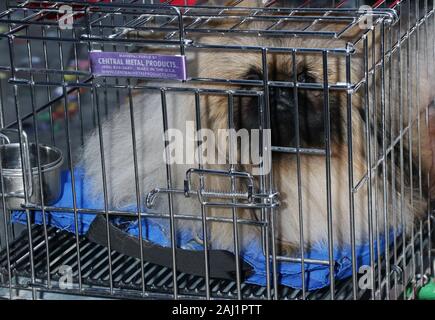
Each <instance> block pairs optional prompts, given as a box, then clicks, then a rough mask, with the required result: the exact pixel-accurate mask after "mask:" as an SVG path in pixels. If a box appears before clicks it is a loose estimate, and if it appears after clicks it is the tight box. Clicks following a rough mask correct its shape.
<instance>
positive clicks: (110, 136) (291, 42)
mask: <svg viewBox="0 0 435 320" xmlns="http://www.w3.org/2000/svg"><path fill="white" fill-rule="evenodd" d="M230 23H231V21H230V20H227V21H224V22H213V21H212V22H210V23H209V24H208V25H205V26H204V27H205V28H206V27H209V28H225V27H226V26H227V25H230ZM301 23H303V22H300V21H299V22H294V21H293V22H292V21H287V22H284V23H282V24H280V25H277V26H276V27H275V28H276V29H280V30H294V29H295V28H301ZM305 23H306V22H305ZM266 27H267V24H266V22H249V23H245V24H243V25H241V26H240V28H246V29H265V28H266ZM314 27H315V29H316V31H319V32H320V31H326V30H333V31H337V32H338V31H339V30H342V28H343V27H344V24H343V23H342V22H340V21H336V22H328V23H321V24H319V25H316V26H314ZM379 29H380V28H375V29H374V31H372V32H367V30H361V28H360V27H359V26H358V25H355V26H354V27H353V28H351V29H349V30H347V31H346V32H345V33H344V34H343V35H342V36H341V37H339V38H336V37H329V38H326V37H323V38H322V37H316V36H312V37H294V36H288V37H286V36H281V37H273V36H270V37H269V36H267V35H264V36H261V37H260V36H256V35H249V34H236V35H232V36H221V35H215V34H210V35H207V34H206V35H201V36H196V35H195V34H194V33H192V34H189V39H191V40H192V41H193V43H195V44H218V45H226V46H232V45H234V46H246V47H258V48H323V49H325V50H327V49H333V48H349V50H353V51H354V53H353V54H351V56H350V59H349V61H348V65H350V66H351V69H350V70H347V69H346V65H347V63H346V55H345V54H333V53H331V52H328V53H327V56H326V59H325V57H324V56H323V55H322V53H319V52H309V51H304V52H302V51H296V52H295V54H292V53H291V52H287V53H283V52H274V51H267V52H266V54H265V55H263V56H262V53H261V51H254V50H226V51H225V50H223V49H212V48H209V49H207V48H202V49H196V50H194V49H192V50H187V56H188V59H190V60H191V61H193V62H192V63H191V64H192V65H194V67H192V68H191V69H190V70H189V72H190V75H195V76H196V78H202V79H224V80H228V79H236V80H249V81H246V84H240V83H239V84H238V85H237V86H235V85H231V84H230V83H228V82H199V81H192V82H189V81H188V82H186V83H184V84H180V85H178V86H176V85H173V84H172V83H162V82H144V83H143V84H142V87H140V86H139V87H137V88H134V89H131V92H129V93H131V94H130V98H129V99H127V100H126V102H125V104H124V105H122V106H121V108H120V109H119V111H115V112H114V113H113V114H112V115H111V116H110V117H109V118H108V119H105V120H104V121H102V125H101V133H102V136H101V137H102V139H100V132H99V130H98V129H96V130H95V131H94V132H92V133H91V134H90V135H89V136H88V138H87V139H86V142H85V145H84V147H83V152H82V155H81V159H80V164H79V165H80V166H82V167H83V168H84V169H85V170H84V172H85V173H84V174H85V179H86V181H88V182H89V184H90V185H91V186H92V187H91V194H90V195H89V196H91V197H95V198H102V197H103V195H105V196H106V198H107V203H108V209H122V208H125V207H127V206H131V205H135V206H137V205H139V206H140V210H145V198H146V195H147V194H148V192H150V191H151V190H154V189H155V188H166V187H168V176H167V174H168V170H169V169H168V167H167V166H166V163H165V161H163V155H164V154H165V150H166V149H165V148H166V147H167V145H168V143H170V142H171V141H169V142H168V141H167V142H166V144H165V141H164V137H165V136H164V132H165V129H172V128H176V129H178V130H180V132H181V138H182V140H181V142H180V143H181V144H183V143H184V142H185V141H187V140H188V139H193V138H192V137H191V136H189V132H188V129H187V128H186V123H189V122H191V123H195V124H196V125H197V124H198V122H197V120H198V118H199V119H200V127H201V128H205V129H209V130H211V132H213V133H216V137H217V138H216V149H219V150H215V151H216V153H222V152H223V151H224V153H225V151H226V150H227V149H226V148H227V147H225V146H224V147H222V148H219V147H220V146H223V145H225V143H226V142H227V140H226V138H219V136H218V135H217V132H218V131H219V130H220V129H228V128H229V126H231V125H230V124H229V119H232V121H230V122H231V123H232V125H233V126H234V128H235V129H237V130H240V129H246V130H248V131H251V130H253V129H258V128H259V126H260V120H259V119H261V117H262V116H264V115H262V114H261V111H262V110H263V112H264V110H265V109H262V108H260V107H259V106H260V105H261V104H262V102H259V101H260V100H261V99H259V98H258V96H256V95H254V96H250V95H243V94H237V93H234V94H233V95H232V96H231V98H230V99H229V96H228V94H219V93H217V92H216V93H214V92H213V89H220V90H233V91H232V92H237V90H241V91H244V92H246V91H262V92H268V96H267V97H266V98H267V99H268V105H269V114H268V117H269V118H270V129H271V144H272V146H279V147H283V148H287V149H289V148H296V149H297V148H298V147H300V148H304V149H319V150H325V148H326V146H327V140H328V141H330V162H329V174H328V170H327V168H328V166H327V165H326V159H327V157H326V156H325V155H324V154H323V155H322V154H317V153H315V154H307V153H301V154H300V156H299V160H298V156H297V155H296V154H295V153H286V152H273V153H272V166H271V174H272V181H273V184H272V186H271V187H272V189H273V190H274V191H277V192H279V199H280V206H279V208H278V209H274V211H273V212H272V214H273V215H274V218H275V221H274V223H275V224H274V226H273V228H274V230H275V240H276V243H277V246H278V250H279V252H280V253H281V254H291V253H292V252H294V250H297V249H298V248H301V246H302V247H304V248H309V247H310V246H312V245H315V244H325V243H327V242H328V239H329V238H331V239H332V240H333V244H334V246H337V247H340V246H346V245H349V244H350V243H351V239H352V237H353V236H354V239H355V242H356V243H357V244H361V243H365V242H366V241H368V239H369V233H370V232H371V231H372V232H376V231H378V232H380V233H384V232H388V230H390V229H391V228H396V229H397V230H400V231H403V232H409V231H410V230H411V228H412V224H413V221H414V219H415V217H416V216H417V217H421V216H422V215H424V214H425V213H426V212H427V202H428V197H429V193H428V187H429V186H428V181H427V177H428V176H429V173H430V170H431V166H432V146H431V142H430V135H429V131H428V125H427V121H430V117H427V114H426V112H427V109H428V106H429V105H430V104H431V102H432V100H433V98H434V91H433V90H430V84H431V81H429V80H430V79H429V77H430V73H429V70H428V69H429V67H433V63H430V64H429V66H428V65H427V61H428V60H427V57H426V55H425V54H422V53H421V52H420V53H417V51H416V50H415V46H414V45H411V44H408V45H409V46H410V47H409V50H408V48H407V46H406V45H404V46H402V50H401V53H400V59H399V53H397V52H396V53H393V54H392V55H391V58H390V59H389V60H388V61H385V68H384V70H383V71H382V69H381V68H380V67H379V66H380V64H379V62H380V61H381V59H383V57H382V56H381V52H382V51H381V50H382V46H381V36H380V30H379ZM137 36H141V37H147V36H149V37H151V36H154V37H156V33H154V34H148V35H147V34H146V33H141V34H138V35H137ZM157 36H158V35H157ZM358 39H361V40H359V41H357V40H358ZM365 39H366V40H365ZM349 42H354V43H355V44H354V46H353V47H351V48H350V47H349V45H348V43H349ZM384 49H385V48H384ZM149 50H150V52H154V53H160V52H161V53H168V52H170V50H169V49H168V50H160V51H156V50H155V49H153V48H152V47H150V48H149ZM365 51H366V52H367V53H368V56H367V59H364V53H365ZM144 52H148V51H147V49H146V48H144ZM408 58H409V59H410V61H411V62H408V63H409V65H407V60H408ZM265 61H266V62H267V63H266V65H265V64H264V63H265ZM325 62H327V64H326V65H325ZM417 66H418V68H417ZM265 67H266V68H265ZM408 69H409V72H410V73H409V74H408V72H407V70H408ZM264 70H267V75H266V74H264ZM347 71H348V72H347ZM367 71H368V73H367ZM325 72H326V74H325ZM382 72H384V74H383V76H381V74H382ZM417 75H418V76H419V77H420V78H419V79H418V80H419V81H418V83H417V82H416V81H414V80H413V79H416V78H417ZM266 77H267V79H268V81H275V82H280V83H287V84H288V83H293V82H295V81H296V82H297V83H299V88H298V89H297V90H294V89H293V88H292V87H291V86H287V87H285V86H272V85H270V86H269V87H268V89H267V91H263V90H264V87H263V86H262V85H259V83H261V82H263V81H264V79H265V78H266ZM326 81H327V82H328V84H329V90H324V85H325V82H326ZM348 82H350V83H351V84H353V87H352V88H349V90H337V89H334V88H333V87H334V86H333V85H339V84H346V83H348ZM309 84H311V85H312V86H311V87H310V88H307V87H308V86H304V85H309ZM316 85H317V87H316ZM319 85H320V87H319ZM166 86H167V87H177V88H178V89H182V88H195V89H198V90H199V89H201V90H203V91H201V92H200V91H198V93H197V94H195V93H194V92H184V91H183V90H172V89H164V90H162V89H163V88H166ZM207 90H208V91H207ZM325 92H327V94H325ZM382 93H384V94H385V96H383V95H382ZM367 98H368V99H367ZM326 99H327V100H328V102H329V103H328V104H326V103H325V102H326ZM230 100H231V101H230ZM261 101H264V100H261ZM162 105H164V106H165V108H162ZM230 105H231V106H232V108H229V106H230ZM325 105H328V117H329V118H330V119H329V120H330V121H329V123H330V126H329V130H327V127H325V119H326V120H327V117H326V113H325ZM348 106H350V108H348ZM228 110H233V113H232V114H229V111H228ZM198 114H199V117H197V115H198ZM430 114H432V113H430ZM132 118H134V122H133V124H134V126H132V122H131V119H132ZM417 119H420V120H419V121H417ZM296 120H298V122H299V123H298V124H297V122H296ZM408 127H409V128H408ZM406 128H408V129H406ZM297 129H298V130H299V134H298V133H297V132H296V130H297ZM350 129H351V130H350ZM401 129H403V130H401ZM328 131H329V132H330V136H329V139H325V135H326V133H327V132H328ZM133 133H134V136H135V141H134V145H135V150H134V148H133V138H132V134H133ZM349 138H351V139H352V141H350V140H349ZM368 139H369V140H370V141H371V142H370V143H367V140H368ZM183 141H184V142H183ZM203 142H204V141H203ZM100 143H102V146H103V147H102V148H100ZM350 143H351V145H352V150H351V152H350V153H349V145H350ZM384 147H385V148H384ZM384 149H385V150H384ZM101 150H103V154H102V153H101ZM269 150H270V149H269ZM238 151H239V155H240V153H241V152H242V151H241V146H240V145H238ZM384 151H387V153H386V154H384ZM166 155H167V154H166ZM349 155H351V156H352V163H350V162H349ZM102 156H104V160H105V161H104V170H105V177H104V178H105V180H104V184H105V185H106V189H104V188H103V185H104V184H103V174H102V163H101V159H102ZM185 156H186V157H187V156H188V155H185ZM384 162H385V163H386V166H385V168H384V167H383V163H384ZM135 164H137V170H135V169H134V168H135ZM197 166H198V162H197V159H195V161H194V163H186V164H179V163H176V164H175V163H174V164H172V165H171V166H170V183H171V188H174V189H175V188H177V189H180V190H183V187H184V180H185V178H186V172H187V171H188V170H189V168H192V167H197ZM368 166H371V168H370V169H369V167H368ZM204 167H205V168H208V169H219V170H228V168H229V166H228V165H227V164H218V165H213V164H207V163H206V164H204ZM252 168H253V166H251V165H249V164H240V165H237V166H236V170H238V171H244V172H251V171H252ZM385 169H386V170H385ZM384 170H385V171H384ZM349 173H352V175H353V177H352V178H353V180H352V181H351V182H350V183H349ZM419 176H420V177H422V178H421V179H419ZM135 178H137V181H138V183H137V184H136V182H135V181H136V179H135ZM260 180H261V178H260V177H259V176H256V177H255V188H256V189H259V188H260ZM202 183H204V185H205V187H204V188H205V189H211V190H218V191H226V192H228V190H230V188H231V184H230V183H229V179H227V178H225V177H221V176H207V177H205V178H204V181H203V182H202ZM192 184H193V187H192V188H196V187H197V186H198V184H199V182H198V181H194V182H192ZM195 186H196V187H195ZM236 187H237V188H241V189H243V184H242V183H238V184H237V186H236ZM384 190H386V192H385V193H384ZM137 191H139V192H137ZM170 200H171V201H169V200H168V197H164V196H162V197H160V198H158V199H156V203H155V207H154V208H153V210H155V212H159V213H168V212H173V213H174V214H177V215H182V216H184V217H188V216H189V215H196V216H198V215H201V206H200V202H199V201H198V199H197V198H196V197H190V198H186V197H185V196H184V195H183V194H178V193H174V194H172V195H171V199H170ZM351 200H352V201H351ZM385 200H386V201H385ZM328 208H329V209H330V210H329V211H330V215H328ZM204 210H205V214H206V215H207V216H209V217H213V218H224V219H226V221H217V220H216V219H212V220H211V221H209V222H208V223H207V239H208V244H209V246H210V248H219V249H225V250H230V251H234V232H235V230H234V226H233V224H232V219H233V218H235V217H237V218H238V219H241V220H248V221H263V219H264V217H263V218H262V212H261V210H258V209H248V208H238V209H236V210H234V212H233V211H232V210H231V209H229V208H225V207H206V208H205V209H204ZM269 218H270V216H269ZM328 221H329V222H328ZM175 227H176V230H177V232H179V231H180V230H184V231H186V230H187V231H189V232H192V233H193V234H195V235H196V238H197V239H198V241H203V240H204V236H203V229H202V223H201V220H194V221H191V220H189V219H181V218H177V219H176V225H175ZM260 230H261V228H260V226H259V225H251V224H244V223H239V224H238V229H237V231H238V241H239V244H240V246H241V248H243V247H245V246H247V245H248V244H250V243H252V241H254V240H256V239H260ZM168 232H169V231H168Z"/></svg>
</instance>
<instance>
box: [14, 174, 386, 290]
mask: <svg viewBox="0 0 435 320" xmlns="http://www.w3.org/2000/svg"><path fill="white" fill-rule="evenodd" d="M74 177H75V187H76V195H77V196H76V201H77V207H78V208H86V209H90V208H101V206H98V204H96V203H95V199H88V198H87V197H86V195H87V194H89V193H88V192H87V191H86V188H87V185H86V182H85V179H84V178H83V172H82V171H81V170H76V171H75V174H74ZM62 179H63V183H64V190H63V196H62V198H61V199H60V200H59V201H58V203H57V204H56V205H55V206H57V207H63V208H72V207H73V204H72V203H73V202H72V188H71V174H70V172H64V173H63V175H62ZM127 209H130V210H131V211H133V212H134V210H136V209H135V206H133V207H131V208H126V210H127ZM94 218H95V215H94V214H88V213H80V214H78V217H77V219H78V230H77V231H78V233H79V234H85V233H86V232H87V231H88V229H89V226H90V225H91V223H92V221H93V220H94ZM12 220H13V222H16V223H27V218H26V214H25V213H24V212H22V211H16V212H13V215H12ZM141 220H142V230H143V233H142V234H143V237H144V238H145V239H146V240H149V241H152V242H154V243H157V244H159V245H162V246H170V238H169V235H168V234H167V233H166V232H165V231H164V230H168V228H167V224H168V221H167V219H157V218H146V219H141ZM32 221H33V222H34V223H36V224H42V223H43V220H42V212H40V211H35V212H32ZM46 221H47V224H48V225H51V226H54V227H57V228H59V229H62V230H66V231H69V232H76V228H75V221H74V214H72V213H69V212H56V211H52V212H46ZM112 222H113V223H115V224H116V225H117V226H118V227H119V228H121V229H123V230H124V231H126V232H128V233H129V234H131V235H134V236H138V233H139V228H138V221H137V220H133V221H131V220H128V221H127V220H123V219H122V218H117V219H115V220H114V221H112ZM177 244H178V245H179V246H180V247H181V248H189V249H198V250H201V249H202V247H201V245H200V244H199V243H197V242H196V241H195V240H194V239H193V237H192V236H191V235H190V234H189V232H188V231H186V230H183V231H179V233H178V234H177ZM383 244H384V241H381V243H380V249H381V252H383V250H384V248H383ZM376 247H377V246H376V245H375V249H376ZM356 253H357V257H358V258H357V259H358V261H357V266H358V267H359V266H362V265H369V264H370V253H369V245H368V244H367V245H363V246H359V247H358V248H357V251H356ZM241 254H242V257H243V259H244V260H245V261H246V262H248V263H249V264H250V265H251V266H252V267H253V269H254V273H253V275H252V276H250V277H249V278H248V279H247V281H246V282H248V283H252V284H258V285H261V286H264V285H266V259H265V257H264V255H263V252H262V249H261V245H260V243H255V242H254V243H252V244H251V245H250V246H249V247H248V248H245V250H244V251H243V252H242V253H241ZM328 256H329V255H328V248H327V244H317V245H315V246H313V248H312V249H311V250H310V252H306V253H305V258H306V259H315V260H328ZM376 256H377V254H376V252H375V257H376ZM334 260H335V268H334V270H335V279H345V278H348V277H350V276H352V260H351V249H350V247H347V248H335V250H334ZM304 268H305V282H306V283H305V285H306V288H307V290H315V289H320V288H324V287H326V286H328V285H329V266H327V265H319V264H308V263H305V265H304ZM277 270H278V274H279V282H280V283H281V284H282V285H285V286H289V287H293V288H297V289H299V288H301V287H302V276H301V264H300V263H291V262H282V263H278V267H277Z"/></svg>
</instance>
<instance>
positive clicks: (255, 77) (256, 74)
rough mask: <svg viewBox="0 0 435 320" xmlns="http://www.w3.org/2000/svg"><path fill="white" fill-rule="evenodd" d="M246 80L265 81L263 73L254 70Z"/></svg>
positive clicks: (249, 72)
mask: <svg viewBox="0 0 435 320" xmlns="http://www.w3.org/2000/svg"><path fill="white" fill-rule="evenodd" d="M245 79H246V80H263V73H262V72H261V71H260V70H257V69H255V68H252V69H250V70H249V71H248V73H247V74H246V76H245Z"/></svg>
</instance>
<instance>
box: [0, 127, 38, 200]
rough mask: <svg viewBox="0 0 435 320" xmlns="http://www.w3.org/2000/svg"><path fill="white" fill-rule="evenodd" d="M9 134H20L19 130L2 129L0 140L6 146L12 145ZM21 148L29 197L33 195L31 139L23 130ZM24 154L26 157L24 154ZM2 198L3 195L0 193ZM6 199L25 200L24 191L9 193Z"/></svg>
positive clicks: (0, 130)
mask: <svg viewBox="0 0 435 320" xmlns="http://www.w3.org/2000/svg"><path fill="white" fill-rule="evenodd" d="M7 132H13V133H17V134H20V131H19V130H18V129H0V138H1V139H4V140H6V144H10V143H11V140H10V138H9V137H8V136H7V134H6V133H7ZM21 142H22V143H21V147H22V149H21V148H20V153H21V157H23V156H24V158H23V166H24V168H22V171H23V175H24V179H26V181H25V183H26V184H27V190H28V194H29V197H31V196H32V195H33V176H32V167H31V165H30V151H29V139H28V138H27V133H26V132H25V131H24V130H23V131H21ZM23 152H24V155H23V154H22V153H23ZM0 196H3V194H1V193H0ZM4 196H5V197H17V198H25V194H24V189H23V190H19V191H14V192H9V193H7V194H5V195H4Z"/></svg>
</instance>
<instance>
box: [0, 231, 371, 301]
mask: <svg viewBox="0 0 435 320" xmlns="http://www.w3.org/2000/svg"><path fill="white" fill-rule="evenodd" d="M47 236H48V249H49V250H48V252H49V261H50V278H49V279H50V284H51V286H47V283H48V275H47V249H46V248H47V246H46V242H45V237H44V228H43V226H38V225H34V226H32V240H33V248H34V249H33V261H34V275H35V280H34V281H33V285H30V284H31V281H30V280H31V274H32V272H31V270H32V269H31V264H30V255H29V240H28V232H27V231H24V232H23V233H22V234H21V235H20V236H19V237H18V238H17V239H16V240H15V241H14V242H12V243H10V245H9V251H10V270H11V274H12V279H13V280H12V281H11V285H12V286H13V287H14V286H15V287H16V286H18V287H19V288H20V289H22V290H26V289H27V290H29V289H32V288H38V290H42V291H44V290H47V291H50V290H52V292H56V288H59V285H58V284H57V282H58V281H59V279H60V277H61V276H62V274H63V273H62V272H61V269H60V268H61V267H62V266H69V267H71V268H72V273H73V282H74V284H75V286H76V287H77V283H78V270H79V268H78V263H77V246H76V237H75V235H74V234H72V233H69V232H66V231H62V230H59V229H55V228H52V227H47ZM78 241H79V247H80V270H81V282H82V286H81V290H78V289H80V288H78V289H77V288H75V289H76V290H70V292H71V293H70V294H78V295H91V294H93V295H95V296H100V295H101V296H103V297H106V296H107V297H116V298H118V297H119V298H123V297H125V298H135V297H137V298H143V297H147V298H172V297H173V296H172V293H173V280H172V274H173V273H172V270H171V269H169V268H165V267H161V266H157V265H153V264H150V263H146V262H145V263H144V264H143V268H144V282H145V290H142V289H143V287H142V275H141V268H140V264H141V263H140V260H138V259H136V258H132V257H128V256H125V255H123V254H120V253H118V252H112V288H111V289H112V291H110V269H109V263H108V250H107V248H105V247H103V246H100V245H98V244H95V243H92V242H90V241H88V240H87V239H86V238H85V237H79V239H78ZM0 284H1V285H2V286H3V287H4V288H9V267H8V259H7V252H6V249H4V250H2V251H1V252H0ZM177 284H178V285H177V287H178V294H179V295H180V297H182V298H193V299H195V298H204V297H205V294H206V287H205V279H204V278H202V277H199V276H193V275H188V274H185V273H178V276H177ZM59 292H62V290H60V291H59ZM241 292H242V298H243V299H264V298H267V290H266V288H265V287H261V286H258V285H252V284H247V283H242V285H241ZM278 292H279V298H280V299H301V298H302V297H303V295H302V291H301V290H295V289H291V288H288V287H280V288H279V291H278ZM335 292H336V295H335V299H351V297H352V279H351V278H350V279H348V280H345V281H337V282H336V288H335ZM210 295H211V297H212V298H218V299H236V298H237V285H236V283H235V282H233V281H229V280H218V279H210ZM329 297H330V290H329V287H328V288H325V289H321V290H317V291H313V292H307V296H306V298H307V299H329ZM362 297H364V294H363V295H362Z"/></svg>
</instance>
